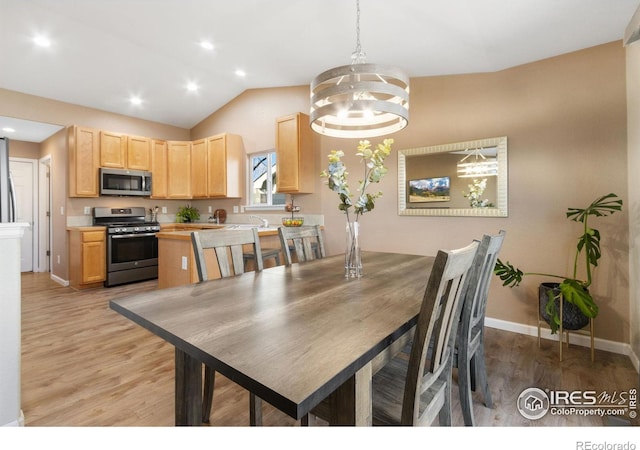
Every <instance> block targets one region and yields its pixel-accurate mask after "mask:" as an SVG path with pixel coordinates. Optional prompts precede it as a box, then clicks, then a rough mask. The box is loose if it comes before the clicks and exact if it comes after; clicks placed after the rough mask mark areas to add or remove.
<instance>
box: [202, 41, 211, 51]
mask: <svg viewBox="0 0 640 450" xmlns="http://www.w3.org/2000/svg"><path fill="white" fill-rule="evenodd" d="M200 47H202V48H203V49H205V50H213V48H214V47H213V44H212V43H211V42H209V41H201V42H200Z"/></svg>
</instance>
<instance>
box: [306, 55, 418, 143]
mask: <svg viewBox="0 0 640 450" xmlns="http://www.w3.org/2000/svg"><path fill="white" fill-rule="evenodd" d="M310 122H311V128H312V129H313V130H314V131H316V132H317V133H320V134H324V135H327V136H333V137H342V138H354V137H355V138H369V137H375V136H382V135H385V134H390V133H393V132H396V131H400V130H402V129H403V128H404V127H406V126H407V124H408V123H409V77H408V76H407V75H406V74H405V73H404V72H403V71H402V70H400V69H398V68H396V67H392V66H384V65H379V64H366V63H362V64H349V65H346V66H340V67H335V68H333V69H329V70H327V71H325V72H323V73H321V74H320V75H318V76H317V77H316V78H315V79H314V80H313V81H312V82H311V113H310Z"/></svg>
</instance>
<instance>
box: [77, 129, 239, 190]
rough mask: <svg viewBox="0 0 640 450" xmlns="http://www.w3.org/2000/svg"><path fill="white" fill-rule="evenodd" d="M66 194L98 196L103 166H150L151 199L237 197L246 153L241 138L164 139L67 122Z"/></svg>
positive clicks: (130, 167) (147, 167)
mask: <svg viewBox="0 0 640 450" xmlns="http://www.w3.org/2000/svg"><path fill="white" fill-rule="evenodd" d="M68 138H69V196H70V197H98V195H99V193H100V186H99V177H98V172H99V169H100V168H101V167H106V168H115V169H129V170H144V171H150V172H151V173H152V176H153V183H152V186H151V198H158V199H161V198H167V199H191V198H241V197H243V196H244V190H245V185H244V183H245V181H244V180H245V168H246V167H245V166H246V155H245V151H244V145H243V143H242V137H240V136H238V135H234V134H227V133H223V134H218V135H215V136H210V137H207V138H203V139H199V140H197V141H164V140H159V139H151V138H147V137H141V136H128V135H126V134H121V133H113V132H109V131H103V130H96V129H93V128H87V127H78V126H73V127H69V132H68Z"/></svg>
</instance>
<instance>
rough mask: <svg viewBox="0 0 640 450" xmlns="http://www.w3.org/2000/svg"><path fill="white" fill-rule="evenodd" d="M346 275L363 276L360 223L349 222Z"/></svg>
mask: <svg viewBox="0 0 640 450" xmlns="http://www.w3.org/2000/svg"><path fill="white" fill-rule="evenodd" d="M344 276H345V277H346V278H360V277H361V276H362V259H361V258H360V224H359V223H358V222H347V246H346V251H345V256H344Z"/></svg>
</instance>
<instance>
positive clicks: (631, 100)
mask: <svg viewBox="0 0 640 450" xmlns="http://www.w3.org/2000/svg"><path fill="white" fill-rule="evenodd" d="M626 57H627V59H626V61H627V126H628V139H629V142H628V149H629V150H628V152H629V165H628V169H629V207H628V209H629V232H630V235H631V239H629V246H630V250H629V260H630V276H629V280H630V283H629V285H630V286H629V287H630V292H631V295H630V299H629V301H630V312H631V314H630V321H631V349H632V350H633V352H634V354H635V357H636V368H637V367H638V365H637V358H638V357H640V177H639V176H638V173H640V41H637V42H635V43H634V44H631V45H629V46H628V47H626Z"/></svg>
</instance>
